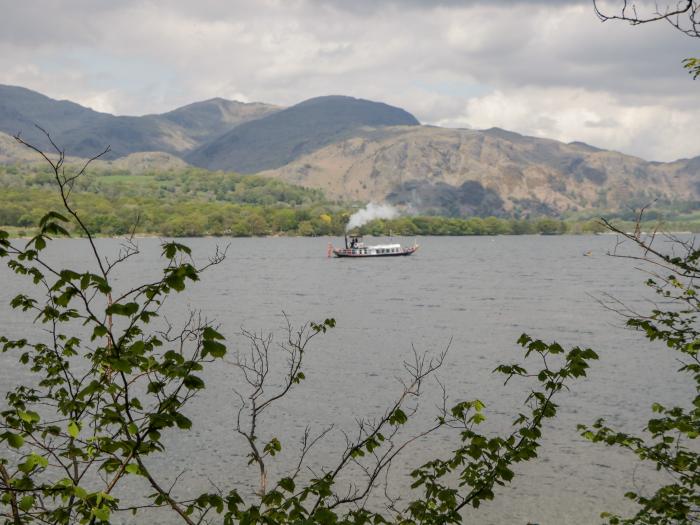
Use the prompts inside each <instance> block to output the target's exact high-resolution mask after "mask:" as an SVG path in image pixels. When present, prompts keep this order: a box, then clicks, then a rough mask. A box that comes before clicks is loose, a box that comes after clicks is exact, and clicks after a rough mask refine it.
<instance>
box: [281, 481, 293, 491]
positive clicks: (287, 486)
mask: <svg viewBox="0 0 700 525" xmlns="http://www.w3.org/2000/svg"><path fill="white" fill-rule="evenodd" d="M280 487H281V488H282V489H283V490H286V491H287V492H294V487H295V485H294V480H293V479H292V478H282V479H281V480H280Z"/></svg>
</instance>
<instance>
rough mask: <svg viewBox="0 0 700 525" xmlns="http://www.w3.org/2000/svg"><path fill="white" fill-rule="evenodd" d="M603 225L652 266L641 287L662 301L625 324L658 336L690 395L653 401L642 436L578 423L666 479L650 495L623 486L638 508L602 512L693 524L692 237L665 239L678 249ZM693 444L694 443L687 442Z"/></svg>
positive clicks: (696, 494)
mask: <svg viewBox="0 0 700 525" xmlns="http://www.w3.org/2000/svg"><path fill="white" fill-rule="evenodd" d="M608 227H609V228H610V229H611V230H612V231H615V232H617V233H618V234H619V235H621V236H622V237H623V238H625V239H628V240H631V241H632V242H634V243H635V244H636V245H638V246H639V247H640V248H641V250H642V255H639V256H629V255H626V256H625V257H632V258H633V259H638V260H643V261H645V262H647V263H651V264H652V265H653V266H652V267H653V268H656V269H657V270H656V271H654V272H653V274H652V277H651V278H649V279H648V280H647V285H648V286H649V287H651V289H652V290H654V291H655V292H656V294H658V296H659V298H660V302H661V305H662V306H657V307H656V308H654V309H653V310H652V311H651V312H650V313H648V314H642V313H633V314H632V315H629V316H628V317H629V318H628V320H627V325H628V326H629V327H631V328H633V329H635V330H639V331H641V332H642V333H643V334H644V336H645V337H646V338H647V339H648V340H649V341H659V342H661V343H663V345H664V346H666V347H667V348H669V349H670V350H672V351H673V352H674V353H675V357H676V358H677V359H678V361H679V362H680V363H681V367H680V369H679V372H680V373H681V374H683V375H687V376H689V377H690V378H691V379H692V381H693V383H694V388H693V393H692V394H691V398H690V400H689V401H688V403H687V405H686V406H681V405H679V406H663V405H661V404H659V403H654V405H653V406H652V412H653V413H654V415H653V417H652V418H650V419H649V420H648V421H647V423H646V426H645V428H644V434H643V435H635V434H629V433H626V432H620V431H617V430H615V429H613V428H611V427H608V426H607V425H606V424H605V421H604V420H602V419H601V420H598V421H597V422H596V423H595V424H594V425H593V427H592V428H587V427H584V426H581V427H580V429H581V430H582V432H583V436H584V437H585V438H587V439H589V440H591V441H593V442H596V443H604V444H606V445H609V446H616V447H622V448H624V449H627V450H629V451H631V452H632V453H634V454H636V455H637V457H638V458H639V459H640V460H641V461H644V462H648V463H651V464H652V465H654V466H655V468H656V469H657V470H659V471H662V472H664V473H666V474H667V475H668V476H669V479H670V481H669V482H668V483H667V484H665V485H663V486H662V487H660V488H659V489H658V490H657V491H656V492H655V493H654V494H652V495H645V494H643V493H641V492H639V491H636V490H635V491H630V492H628V493H627V497H628V498H629V499H631V500H632V501H634V502H636V503H637V504H638V505H639V506H640V510H639V511H638V512H637V513H636V514H635V515H634V516H633V517H631V518H622V517H620V516H616V515H611V514H604V515H603V516H604V517H607V518H608V519H609V522H610V523H611V524H623V523H624V524H669V525H670V524H690V523H699V522H700V452H699V451H698V447H697V439H698V436H700V360H699V359H698V357H699V354H698V352H699V351H700V328H699V327H698V313H700V300H699V299H698V291H699V290H700V285H698V284H697V280H698V278H699V277H700V267H699V266H698V261H700V249H698V248H697V247H695V246H694V245H693V244H692V243H687V242H683V241H681V240H679V239H672V241H673V245H674V247H675V249H676V250H678V249H680V250H681V253H680V254H678V253H676V254H673V253H672V254H667V253H661V252H659V251H657V250H656V249H655V248H654V247H653V246H652V244H653V241H654V238H653V237H652V236H649V237H644V236H642V235H640V234H628V233H624V232H622V231H620V230H618V229H616V228H615V227H614V226H612V225H610V224H608ZM694 444H695V445H694Z"/></svg>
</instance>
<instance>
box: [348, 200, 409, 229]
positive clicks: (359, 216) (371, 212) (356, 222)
mask: <svg viewBox="0 0 700 525" xmlns="http://www.w3.org/2000/svg"><path fill="white" fill-rule="evenodd" d="M398 214H399V211H398V210H397V209H396V208H394V207H393V206H391V205H390V204H374V203H373V202H370V203H369V204H368V205H367V206H366V207H364V208H362V209H361V210H357V211H356V212H355V213H353V214H352V215H351V216H350V220H349V221H348V225H347V227H346V230H347V231H350V230H352V229H353V228H359V227H360V226H362V225H363V224H367V223H368V222H369V221H373V220H374V219H393V218H394V217H396V216H397V215H398Z"/></svg>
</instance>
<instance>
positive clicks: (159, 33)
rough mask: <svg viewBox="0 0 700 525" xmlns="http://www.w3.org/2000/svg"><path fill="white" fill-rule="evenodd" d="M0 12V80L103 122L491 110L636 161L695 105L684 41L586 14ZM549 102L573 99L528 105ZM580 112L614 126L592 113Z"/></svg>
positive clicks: (320, 6) (162, 8)
mask: <svg viewBox="0 0 700 525" xmlns="http://www.w3.org/2000/svg"><path fill="white" fill-rule="evenodd" d="M37 12H41V13H42V16H41V17H37V16H36V15H35V13H37ZM3 15H4V16H3V18H2V20H0V83H11V84H20V85H23V86H26V87H29V88H31V89H36V90H38V91H41V92H43V93H45V94H47V95H49V96H52V97H55V98H70V99H72V100H75V101H77V102H79V103H82V104H86V105H90V104H92V105H93V107H99V108H100V109H103V110H111V111H114V112H116V113H119V114H144V113H152V112H162V111H167V110H170V109H173V108H174V107H177V106H180V105H184V104H187V103H190V102H193V101H196V100H203V99H206V98H211V97H218V96H223V97H228V98H239V99H245V100H251V101H254V100H259V101H264V102H270V103H275V104H280V105H290V104H294V103H296V102H299V101H301V100H304V99H306V98H310V97H313V96H319V95H327V94H346V95H351V96H357V97H363V98H369V99H372V100H381V101H384V102H387V103H390V104H393V105H397V106H401V107H403V108H405V109H407V110H408V111H410V112H412V113H414V114H415V115H416V116H417V117H418V118H419V120H421V121H422V122H425V123H431V124H438V123H443V124H445V123H455V125H457V124H459V125H466V124H469V125H474V124H473V122H475V121H478V122H480V123H482V124H484V127H490V126H489V125H486V124H488V123H486V122H485V116H487V115H492V116H493V118H494V119H500V120H499V122H501V121H506V122H510V121H513V122H515V119H514V118H511V119H506V118H505V116H504V115H506V114H507V107H506V109H503V110H501V112H500V113H499V112H498V111H496V110H495V109H493V105H494V104H496V101H498V100H502V99H501V98H499V97H507V98H508V99H509V100H517V103H518V104H519V105H520V106H521V107H519V108H512V111H515V112H521V111H522V114H523V117H522V118H521V119H520V120H518V121H517V122H515V124H517V125H519V126H520V128H519V129H533V130H535V131H537V132H538V133H540V132H542V133H544V132H545V131H546V132H548V133H552V135H550V137H551V138H555V139H563V138H565V137H570V136H574V138H577V139H580V140H590V141H592V142H593V143H595V144H597V145H600V146H601V147H616V148H620V149H623V151H626V152H629V153H634V154H644V155H645V156H648V152H649V151H650V150H646V149H642V148H641V146H640V145H646V144H650V143H658V144H663V143H665V142H667V140H668V139H667V138H666V137H664V136H663V135H664V130H662V129H661V128H660V127H656V128H654V126H643V127H641V128H639V129H629V130H626V131H624V132H623V131H620V127H621V126H622V127H624V126H626V125H628V124H629V123H632V122H646V120H645V119H646V118H648V117H647V116H648V115H649V114H650V112H653V114H654V115H655V116H657V117H660V118H664V119H666V120H668V119H670V121H672V122H673V123H674V124H673V125H674V126H675V128H674V129H680V128H678V126H680V125H681V124H680V123H681V122H685V120H686V119H685V118H684V117H683V112H684V111H687V112H688V114H692V115H694V107H695V106H696V105H697V104H696V102H695V100H696V97H697V90H698V84H697V82H695V83H694V82H693V81H692V80H691V79H690V77H689V76H688V75H687V73H685V72H684V71H683V69H682V68H681V67H680V61H681V60H682V59H683V58H685V57H687V56H693V55H694V54H697V52H696V51H697V48H696V41H693V40H692V39H689V38H687V37H683V36H682V35H680V34H679V33H677V32H675V31H673V30H672V29H671V28H669V27H668V25H667V24H651V25H647V26H640V27H635V28H631V27H629V26H627V25H625V24H622V23H620V24H615V23H606V24H601V23H600V21H599V20H598V19H597V18H596V17H595V15H594V13H593V10H592V7H591V5H590V4H589V3H588V2H583V3H582V2H578V1H564V0H562V1H547V2H544V1H534V0H530V1H527V0H513V1H509V2H500V3H498V4H497V5H496V4H495V3H493V2H485V1H457V0H454V1H452V0H444V1H437V2H433V1H422V0H402V1H401V2H399V1H396V0H372V1H371V2H370V1H369V0H358V1H356V2H344V1H341V0H324V1H321V0H290V1H289V2H280V1H278V0H256V1H252V0H250V1H243V0H232V1H230V2H226V3H222V2H219V1H215V0H201V1H198V2H196V3H194V2H190V1H186V0H173V1H171V2H168V3H167V4H166V3H162V2H144V1H137V0H122V1H120V2H92V1H88V0H66V1H64V2H61V5H60V6H59V5H58V4H57V3H56V2H52V1H50V0H37V1H35V2H32V4H31V6H24V5H22V4H19V3H17V4H12V6H11V7H9V8H8V9H6V10H5V12H4V13H3ZM562 93H568V94H571V93H578V94H580V96H577V97H573V98H567V97H566V96H558V95H556V96H554V98H553V99H552V104H557V106H556V107H549V106H546V105H544V104H542V100H543V99H546V97H548V96H550V95H551V94H562ZM596 99H597V100H599V102H600V107H603V106H604V107H606V108H608V109H609V110H610V115H613V116H614V119H615V122H616V123H617V124H619V125H616V126H613V125H611V122H612V121H607V120H605V118H606V117H607V115H602V117H601V112H600V111H594V110H595V109H596V107H595V101H596ZM496 106H498V104H496ZM489 107H491V109H488V108H489ZM469 108H472V109H469ZM476 108H481V109H479V110H478V111H477V109H476ZM650 108H654V109H653V111H652V109H650ZM622 115H624V116H625V118H621V117H620V116H622ZM633 115H636V117H634V118H633ZM664 115H665V116H664ZM477 116H478V118H477ZM579 117H580V118H582V119H583V120H579V121H578V124H574V123H575V122H576V119H577V118H579ZM618 117H619V118H618ZM528 119H529V120H530V121H531V122H530V123H529V124H528V123H527V122H526V121H527V120H528ZM499 122H495V121H494V122H493V123H491V125H501V124H500V123H499ZM596 123H597V124H596ZM603 124H605V125H603ZM612 130H617V131H616V132H615V133H613V131H612ZM577 134H578V135H579V136H576V135H577ZM623 135H625V136H628V138H627V139H625V140H623V139H622V138H621V137H622V136H623ZM684 136H689V133H685V134H684ZM609 140H612V141H613V142H611V143H610V144H608V143H607V142H606V141H609ZM679 144H683V145H684V146H683V147H684V148H687V149H684V150H682V154H683V155H685V156H689V155H697V154H698V153H700V148H699V147H697V146H695V145H693V144H690V143H689V141H688V140H685V139H682V140H679ZM681 149H682V148H680V147H679V146H678V145H676V146H674V147H673V149H672V150H673V151H675V152H681ZM653 151H659V150H658V148H656V149H653ZM662 153H663V152H662ZM655 155H656V153H655ZM665 157H666V155H664V158H665ZM657 158H660V157H657Z"/></svg>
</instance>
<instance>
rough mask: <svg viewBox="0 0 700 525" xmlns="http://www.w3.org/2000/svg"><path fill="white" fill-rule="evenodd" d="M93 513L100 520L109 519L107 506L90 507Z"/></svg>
mask: <svg viewBox="0 0 700 525" xmlns="http://www.w3.org/2000/svg"><path fill="white" fill-rule="evenodd" d="M92 513H93V515H94V516H95V517H96V518H97V519H98V520H100V521H109V507H105V506H104V505H103V506H102V507H98V508H94V509H92Z"/></svg>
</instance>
